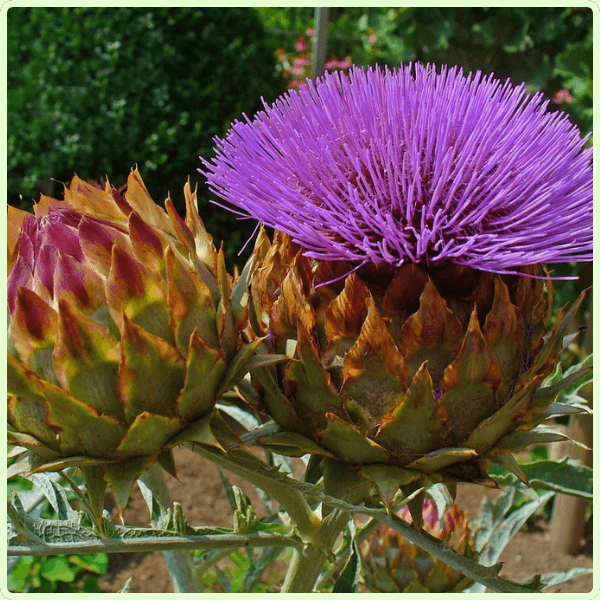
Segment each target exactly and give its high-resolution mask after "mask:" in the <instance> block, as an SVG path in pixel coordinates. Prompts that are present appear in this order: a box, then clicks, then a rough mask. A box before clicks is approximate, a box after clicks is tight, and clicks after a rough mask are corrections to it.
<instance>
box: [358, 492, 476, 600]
mask: <svg viewBox="0 0 600 600" xmlns="http://www.w3.org/2000/svg"><path fill="white" fill-rule="evenodd" d="M398 516H399V517H401V518H402V519H404V520H405V521H408V522H409V523H410V522H411V516H410V513H409V511H408V509H407V508H406V507H404V508H403V509H401V511H400V512H399V513H398ZM422 528H423V530H424V531H426V532H427V533H429V534H430V535H432V536H433V537H435V538H437V539H439V540H444V541H446V542H447V543H448V545H449V546H450V548H452V549H453V550H454V551H455V552H458V553H459V554H464V555H474V554H475V550H474V544H473V540H472V537H471V531H470V528H469V524H468V522H467V518H466V515H465V513H464V512H463V511H461V510H460V509H459V508H458V507H457V506H452V507H451V508H450V509H448V510H447V511H446V512H445V513H444V515H443V517H442V526H440V518H439V516H438V512H437V509H436V507H435V503H434V502H433V501H432V500H431V499H429V498H427V499H426V500H425V502H424V506H423V526H422ZM360 554H361V565H362V576H363V580H364V582H365V584H366V586H367V587H368V588H369V590H370V591H372V592H374V593H377V592H388V593H389V592H397V593H406V594H410V593H423V592H429V593H434V594H442V593H452V592H461V591H462V590H464V589H465V588H467V587H469V585H471V584H472V583H473V581H472V580H471V579H469V578H468V577H465V576H464V575H463V574H462V573H461V572H460V571H457V570H456V569H452V568H451V567H449V566H448V565H446V564H445V563H443V562H442V561H440V560H439V559H437V558H434V557H433V556H431V554H429V553H427V552H426V551H425V550H423V549H421V548H419V547H418V546H417V545H416V544H412V543H411V542H409V541H407V540H406V539H405V538H403V537H402V536H401V535H400V534H398V533H397V532H396V531H394V530H393V529H390V528H389V527H385V526H382V527H380V528H379V529H378V530H377V531H376V532H375V533H374V534H373V535H372V536H371V538H370V539H369V540H367V541H366V542H364V543H363V544H362V546H361V547H360Z"/></svg>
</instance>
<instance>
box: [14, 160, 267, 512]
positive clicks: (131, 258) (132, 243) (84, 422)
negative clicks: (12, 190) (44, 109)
mask: <svg viewBox="0 0 600 600" xmlns="http://www.w3.org/2000/svg"><path fill="white" fill-rule="evenodd" d="M184 194H185V198H186V207H187V215H186V219H185V220H183V219H182V218H181V217H180V216H179V215H178V214H177V212H176V211H175V209H174V207H173V204H172V202H171V200H170V199H169V198H168V199H167V200H166V202H165V205H166V211H165V210H163V209H161V208H160V207H158V206H157V205H156V204H155V203H154V201H153V200H152V198H151V197H150V195H149V194H148V191H147V190H146V188H145V186H144V184H143V182H142V179H141V177H140V175H139V173H138V171H137V170H135V171H133V172H132V173H131V174H130V176H129V179H128V182H127V191H126V192H125V193H124V195H121V194H120V193H119V192H118V191H117V190H115V189H113V188H111V187H110V185H109V184H107V186H106V190H102V189H99V188H97V187H94V186H92V185H90V184H87V183H85V182H83V181H81V180H80V179H78V178H77V177H75V178H74V179H73V181H72V182H71V185H70V188H69V189H66V190H65V199H64V200H62V201H59V200H54V199H51V198H47V197H42V199H41V200H40V202H39V203H38V204H37V205H36V206H35V216H34V215H30V214H27V213H24V212H23V211H18V210H16V209H9V238H8V245H9V247H8V256H9V276H8V299H9V317H8V319H9V331H8V336H9V355H8V439H9V443H11V444H14V445H17V446H21V447H24V448H27V449H29V450H30V451H31V453H32V454H33V455H34V456H33V458H31V460H30V463H29V464H30V466H31V468H34V469H36V470H49V469H61V468H65V467H66V466H81V467H82V468H83V469H84V472H85V473H86V476H88V481H87V484H88V486H87V487H88V491H89V490H95V494H96V498H95V502H96V504H97V507H98V508H100V507H101V501H102V500H101V498H103V496H104V490H105V488H106V485H107V484H110V486H111V487H112V489H113V492H114V494H115V498H116V500H117V505H118V506H119V508H120V509H122V508H123V507H124V506H125V504H126V503H127V500H128V497H129V493H130V490H131V487H132V485H133V483H134V482H135V480H136V479H137V477H138V476H139V475H140V474H141V473H143V472H144V471H145V470H147V469H148V468H149V467H150V466H151V465H152V464H153V463H154V462H156V461H159V463H160V464H161V465H162V466H163V467H164V468H165V469H166V470H167V471H168V472H170V473H171V474H173V475H174V474H175V467H174V462H173V456H172V451H171V449H172V448H173V447H174V446H175V445H176V444H179V443H181V442H182V441H188V440H190V439H192V440H193V439H197V440H199V441H201V442H203V443H209V444H211V443H212V444H214V445H216V446H218V445H219V444H218V441H217V440H216V438H214V436H213V434H212V430H211V428H210V421H211V419H213V417H214V407H215V403H216V401H217V400H218V398H219V397H220V395H221V394H222V393H224V392H225V391H227V390H228V389H230V388H231V387H233V386H234V385H235V383H236V381H235V378H234V377H233V376H235V377H238V378H239V377H241V376H243V375H244V374H245V372H246V371H245V370H244V365H245V364H246V362H247V360H248V358H249V357H250V356H251V355H252V353H253V351H254V350H256V346H257V343H256V341H255V338H252V339H251V337H250V336H249V335H248V333H243V330H244V329H246V325H247V307H246V301H245V298H246V297H247V294H246V295H244V294H243V293H241V292H240V290H239V289H238V287H237V286H238V283H239V282H238V281H233V279H232V277H231V276H230V275H229V274H228V273H227V271H226V270H225V259H224V254H223V250H221V251H220V252H217V251H216V250H215V248H214V246H213V244H212V238H211V237H210V236H209V235H208V233H207V232H206V230H205V228H204V225H203V223H202V221H201V220H200V217H199V215H198V212H197V207H196V194H195V192H193V191H192V189H191V187H190V185H189V183H188V184H187V185H186V186H185V188H184ZM92 478H93V479H94V481H92ZM100 497H101V498H100Z"/></svg>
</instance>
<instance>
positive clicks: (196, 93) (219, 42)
mask: <svg viewBox="0 0 600 600" xmlns="http://www.w3.org/2000/svg"><path fill="white" fill-rule="evenodd" d="M8 33H9V35H8V195H9V202H10V203H11V204H13V205H16V206H28V205H29V204H30V202H31V199H33V198H37V197H38V196H39V193H40V192H42V191H44V192H46V193H47V191H49V189H48V188H49V187H50V186H49V178H50V177H52V178H54V179H55V180H58V181H59V182H68V181H70V179H71V178H72V176H73V174H74V173H77V175H78V176H79V177H81V178H83V179H94V180H99V179H100V178H102V177H103V176H104V175H108V176H109V178H110V180H111V183H112V184H113V185H117V186H118V185H123V184H124V183H125V180H126V177H127V174H128V173H129V170H130V169H131V167H132V166H133V165H134V164H137V165H138V167H139V169H140V171H141V173H142V176H143V178H144V181H145V182H146V185H147V186H148V189H149V191H150V193H151V194H152V196H153V197H154V198H155V200H156V201H157V202H159V203H162V201H163V200H164V198H165V197H166V194H167V192H168V191H170V192H171V197H172V199H173V201H174V202H175V204H176V206H177V208H178V209H180V210H183V207H184V202H183V193H182V189H183V185H184V184H185V182H186V181H187V178H188V176H191V179H192V182H199V183H200V190H202V193H203V194H204V196H203V198H202V200H201V205H202V206H201V212H202V214H203V216H205V217H206V221H207V226H208V227H209V229H210V230H213V231H216V232H217V233H218V232H219V231H221V230H222V229H223V228H224V227H225V223H229V228H231V222H232V220H233V218H232V216H231V215H229V214H227V213H225V212H224V211H222V210H220V209H218V210H217V209H215V208H214V207H213V206H212V205H209V204H208V201H207V197H208V192H205V191H204V189H205V188H204V184H203V182H202V181H201V180H202V178H201V176H200V175H199V173H198V172H197V170H196V169H197V168H198V167H199V166H200V161H199V159H198V156H199V155H203V156H206V157H208V156H210V155H211V153H212V148H213V140H212V138H213V136H215V135H222V134H223V133H224V132H225V131H226V130H227V128H228V126H229V124H230V122H231V121H232V120H233V119H235V118H240V117H241V114H242V113H243V112H247V113H249V114H252V113H253V112H255V111H256V110H258V109H260V108H261V106H262V104H261V100H260V98H261V96H264V97H265V99H266V100H267V101H272V100H274V99H275V98H276V97H277V96H278V95H279V94H280V93H281V92H282V91H283V90H284V83H283V81H282V80H281V79H280V78H279V77H278V76H277V75H276V70H275V56H274V53H273V50H274V49H273V47H271V46H270V45H269V43H268V42H269V38H268V37H267V36H266V35H265V31H264V28H263V26H262V23H261V22H260V20H259V18H258V16H257V14H256V12H255V11H253V10H252V9H249V8H201V7H199V8H10V9H9V10H8ZM60 193H61V186H60V185H55V186H54V194H55V195H56V194H60ZM21 196H22V199H21V198H20V197H21ZM248 228H249V230H251V227H250V224H248ZM244 235H245V233H239V234H237V238H239V239H235V237H236V235H235V234H234V239H233V240H232V239H230V238H228V241H229V242H231V244H232V245H236V244H237V243H238V242H239V243H243V239H242V238H243V236H244ZM217 237H218V236H217ZM238 247H239V246H238Z"/></svg>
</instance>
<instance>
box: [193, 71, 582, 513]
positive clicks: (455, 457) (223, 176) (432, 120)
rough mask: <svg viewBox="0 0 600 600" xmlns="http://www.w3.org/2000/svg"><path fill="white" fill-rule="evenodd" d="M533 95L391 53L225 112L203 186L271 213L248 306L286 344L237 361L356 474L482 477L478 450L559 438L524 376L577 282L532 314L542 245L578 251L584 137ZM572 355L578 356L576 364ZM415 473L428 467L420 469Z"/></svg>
mask: <svg viewBox="0 0 600 600" xmlns="http://www.w3.org/2000/svg"><path fill="white" fill-rule="evenodd" d="M585 143H586V140H584V139H582V138H581V136H580V134H579V131H578V130H577V128H576V127H574V126H573V125H572V124H571V123H570V122H569V120H568V117H567V116H565V115H561V114H560V113H559V114H557V113H555V112H548V111H547V110H546V103H544V102H543V100H542V97H541V96H540V95H535V96H529V95H528V94H527V92H526V91H525V89H524V87H523V86H518V87H515V86H513V85H512V84H510V83H509V82H506V83H501V82H499V81H498V80H495V79H493V78H491V77H485V76H483V75H482V74H481V73H479V72H478V73H476V74H470V75H468V76H466V75H464V74H463V73H462V72H461V71H459V70H457V69H445V68H442V69H441V70H436V68H435V67H434V66H432V65H428V66H422V65H419V64H417V65H411V66H405V67H402V68H400V69H399V70H397V71H389V70H385V71H384V70H380V69H378V68H377V69H375V70H372V69H368V70H363V69H358V68H356V69H353V70H351V72H350V73H349V75H348V76H346V75H343V74H339V73H332V74H327V75H325V76H324V77H323V78H321V79H319V80H318V81H317V82H316V83H312V82H308V85H307V87H306V88H303V89H302V90H301V91H299V92H289V93H288V94H287V95H285V96H284V97H282V98H281V99H280V100H279V101H277V102H276V103H275V104H274V105H273V106H271V107H266V108H265V111H264V112H261V113H259V114H258V115H257V116H256V117H255V118H254V119H253V120H247V121H245V122H238V123H235V124H234V125H233V127H232V131H231V132H230V134H229V135H228V136H227V137H226V138H225V139H223V140H220V141H219V142H218V145H217V152H216V158H215V159H213V160H212V161H205V163H204V171H203V173H204V175H205V176H206V177H207V180H208V183H209V185H210V187H211V189H212V190H213V191H214V192H215V193H216V194H217V195H218V196H220V197H221V198H223V199H224V200H225V201H227V202H228V203H229V204H231V205H233V206H235V207H236V210H238V209H239V210H242V211H244V212H246V213H247V214H248V215H249V216H251V217H253V218H256V219H258V220H259V221H261V222H263V223H264V224H266V225H268V226H270V227H273V228H274V229H275V234H274V238H273V241H272V243H271V242H269V240H268V238H267V237H266V234H264V233H261V234H260V236H259V239H258V241H257V246H256V250H255V260H256V271H255V274H254V277H253V281H252V289H251V299H250V322H251V323H252V326H253V327H254V328H255V330H256V333H257V335H263V334H264V335H267V336H268V337H269V341H270V351H272V352H289V353H291V354H292V356H293V360H290V361H288V362H287V363H280V364H278V365H277V366H276V367H269V368H265V369H258V370H256V371H254V372H253V374H252V377H253V380H254V382H255V386H256V389H257V391H258V394H259V396H260V399H261V401H262V404H263V405H264V408H265V410H266V411H267V412H268V413H269V414H270V415H271V417H272V418H273V419H274V420H275V421H276V422H277V423H278V424H279V426H280V429H281V431H280V432H279V433H278V434H276V435H274V436H272V437H270V438H267V437H264V438H262V439H261V442H262V443H264V444H273V445H274V446H276V447H277V449H278V451H280V452H283V451H286V449H287V452H289V453H292V452H294V451H295V452H296V453H297V454H301V453H303V452H311V453H313V454H319V453H320V454H322V455H323V456H324V457H326V458H325V459H324V460H325V463H324V464H327V461H331V464H330V465H329V466H328V467H327V470H326V472H328V473H333V472H335V469H333V471H332V466H335V465H337V467H336V468H337V469H338V470H340V469H341V470H342V471H344V472H347V471H348V470H354V471H355V472H356V474H357V475H358V476H360V477H363V478H366V479H367V480H369V481H372V482H373V483H375V484H376V486H377V488H378V490H379V492H380V494H381V497H382V499H384V501H385V502H386V503H389V502H391V499H392V498H393V495H394V492H395V491H396V490H397V489H398V488H403V491H405V492H406V493H411V492H412V491H413V490H414V489H415V487H416V486H420V485H429V483H430V482H435V481H444V482H449V483H450V484H451V485H453V484H454V483H455V482H457V481H467V482H478V483H484V484H488V485H495V484H494V483H493V481H492V480H491V479H490V478H489V477H488V475H487V465H488V462H489V461H490V460H493V461H498V462H501V463H502V464H504V465H506V466H507V467H508V468H510V469H511V470H513V472H514V473H515V474H516V475H517V476H518V477H520V478H521V479H523V480H526V477H525V475H524V474H523V472H522V470H521V469H520V468H519V467H518V465H517V464H516V462H515V460H514V459H513V458H512V454H511V453H512V452H513V451H516V450H519V449H521V448H523V447H526V446H528V445H529V444H531V443H535V442H550V441H558V440H564V439H565V437H564V436H562V435H561V434H559V433H555V432H552V431H549V430H547V429H544V428H543V427H537V426H538V425H539V424H540V423H542V421H544V420H545V419H546V418H549V417H552V416H556V415H557V414H568V413H571V412H576V411H577V410H579V408H575V407H574V406H567V405H565V404H553V401H554V399H555V397H556V395H557V393H558V391H559V390H560V389H561V385H565V384H566V383H570V382H571V381H573V379H572V378H571V379H569V380H568V381H566V382H565V381H563V383H556V384H553V385H551V386H546V387H542V384H543V382H544V380H545V378H546V377H547V376H548V375H550V374H551V373H552V371H553V369H554V367H555V364H556V362H557V354H558V352H559V351H560V349H561V347H562V343H563V336H564V334H565V331H566V327H567V325H568V323H569V320H570V319H571V317H572V316H573V314H574V313H575V311H576V310H577V309H578V308H579V306H580V304H581V301H582V298H580V299H579V300H578V301H577V302H575V303H574V305H573V306H571V307H570V308H569V309H568V310H563V309H561V310H560V311H559V313H558V316H557V318H556V320H555V321H554V323H551V320H550V318H551V312H552V310H551V309H552V285H551V283H552V280H551V277H550V275H549V272H548V271H547V270H546V268H545V267H544V265H545V264H547V263H564V262H572V261H590V260H592V150H591V149H590V148H586V147H585ZM580 375H583V373H581V374H580ZM428 482H429V483H428Z"/></svg>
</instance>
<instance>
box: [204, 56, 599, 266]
mask: <svg viewBox="0 0 600 600" xmlns="http://www.w3.org/2000/svg"><path fill="white" fill-rule="evenodd" d="M548 102H549V101H548V100H543V97H542V95H541V94H536V95H534V96H530V95H529V94H527V92H526V91H525V88H524V86H523V85H521V86H514V85H512V84H511V83H510V82H509V81H507V82H504V83H503V82H501V81H499V80H497V79H494V78H492V77H487V76H484V75H483V74H482V73H481V72H479V71H478V72H477V73H475V74H469V75H464V74H463V72H462V70H458V69H457V68H452V69H447V68H446V67H442V68H441V70H440V71H439V73H437V72H436V69H435V66H433V65H427V66H423V65H420V64H416V65H408V66H404V67H402V68H400V69H399V70H396V71H389V70H388V69H385V70H381V69H380V68H376V69H374V70H373V69H370V68H369V69H368V70H363V69H360V68H353V69H351V70H350V72H349V74H348V75H344V74H343V73H340V72H335V73H329V74H326V75H325V76H324V77H322V78H321V79H320V80H318V81H317V83H316V84H315V83H312V82H308V85H307V86H305V87H304V88H303V89H301V90H300V91H298V92H295V91H292V92H288V93H287V94H285V95H284V96H282V97H281V98H280V99H279V100H278V101H276V102H275V104H273V105H272V106H267V105H265V110H264V111H263V112H260V113H258V114H257V115H256V116H255V117H254V118H253V119H252V120H251V119H249V118H248V117H246V116H245V115H244V117H245V122H240V121H236V122H235V123H234V124H233V125H232V128H231V130H230V132H229V133H228V135H227V136H226V137H225V139H217V140H216V143H217V147H216V158H215V159H213V160H212V161H205V160H203V164H204V169H199V170H200V172H201V173H202V174H203V175H204V176H206V178H207V180H208V184H209V187H210V189H211V190H212V191H213V192H214V193H215V194H216V195H217V196H219V197H220V198H222V199H223V200H225V201H226V202H227V203H228V204H229V205H231V206H233V207H236V208H237V209H240V210H239V211H237V210H235V209H232V208H231V207H230V208H229V210H233V212H238V214H240V215H243V216H247V217H251V218H255V219H257V220H259V221H261V222H263V223H264V224H266V225H268V226H271V227H274V228H275V229H278V230H281V231H283V232H285V233H288V234H289V235H290V236H291V237H292V238H293V240H294V241H295V242H297V243H298V244H300V245H301V246H303V247H304V248H305V250H306V251H305V254H306V255H308V256H311V257H313V258H317V259H325V260H349V261H358V262H359V263H361V264H365V263H389V264H390V265H392V266H400V265H402V264H405V263H407V262H412V263H420V264H424V265H434V264H436V263H442V262H445V261H450V262H453V263H456V264H459V265H467V266H470V267H473V268H475V269H480V270H484V271H492V272H496V273H514V272H516V269H518V267H521V266H525V265H533V264H540V263H561V262H572V261H590V260H592V149H591V148H587V149H586V148H584V145H585V142H586V140H585V139H582V138H581V135H580V132H579V130H578V129H577V127H576V126H574V125H573V124H571V122H570V121H569V120H568V117H567V116H566V115H565V114H563V113H558V112H554V113H552V112H549V111H547V105H548Z"/></svg>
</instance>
